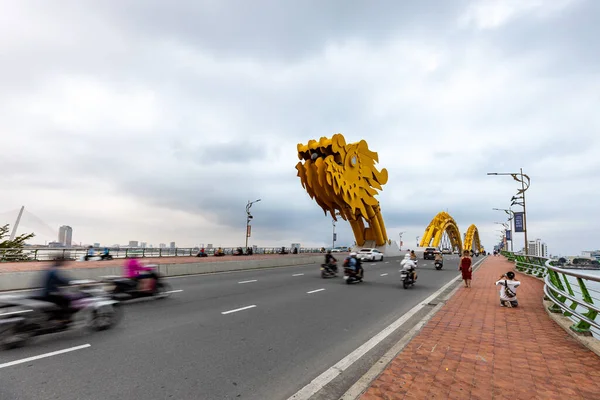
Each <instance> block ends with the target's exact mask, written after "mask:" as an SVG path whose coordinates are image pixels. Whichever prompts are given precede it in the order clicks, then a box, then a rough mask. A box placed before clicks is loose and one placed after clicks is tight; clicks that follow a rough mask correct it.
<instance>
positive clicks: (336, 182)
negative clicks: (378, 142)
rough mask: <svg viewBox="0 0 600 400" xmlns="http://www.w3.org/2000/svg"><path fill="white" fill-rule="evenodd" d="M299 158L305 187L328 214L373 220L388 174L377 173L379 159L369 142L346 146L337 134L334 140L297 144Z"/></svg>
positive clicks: (300, 173) (299, 171)
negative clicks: (377, 196)
mask: <svg viewBox="0 0 600 400" xmlns="http://www.w3.org/2000/svg"><path fill="white" fill-rule="evenodd" d="M298 158H299V159H300V160H301V161H300V162H298V164H297V165H296V169H297V170H298V176H299V177H300V180H301V181H302V186H303V187H304V188H305V189H306V191H307V192H308V194H309V195H310V197H311V198H313V199H314V200H315V201H316V202H317V203H318V204H319V206H321V208H322V209H323V211H325V215H327V212H328V211H329V213H330V214H331V217H332V218H333V219H334V220H337V218H336V211H337V212H339V215H340V216H341V217H342V218H343V219H345V220H350V221H353V220H357V219H359V218H360V217H362V218H364V219H366V220H369V219H371V218H372V217H373V209H378V208H379V202H378V201H377V199H375V197H374V196H375V195H377V190H382V185H385V184H386V183H387V180H388V174H387V170H386V169H385V168H384V169H382V170H381V171H378V170H377V168H376V166H375V163H376V162H379V157H378V156H377V153H375V152H373V151H371V150H369V145H368V144H367V142H365V141H364V140H361V141H360V142H357V143H349V144H347V143H346V140H345V139H344V136H343V135H342V134H340V133H337V134H335V135H333V137H331V139H328V138H326V137H322V138H321V139H320V140H319V141H316V140H310V141H309V142H308V143H307V144H302V143H300V144H298Z"/></svg>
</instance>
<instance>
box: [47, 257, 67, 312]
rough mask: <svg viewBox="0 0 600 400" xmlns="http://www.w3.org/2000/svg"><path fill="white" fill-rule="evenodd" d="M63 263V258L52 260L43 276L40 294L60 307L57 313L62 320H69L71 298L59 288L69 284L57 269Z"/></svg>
mask: <svg viewBox="0 0 600 400" xmlns="http://www.w3.org/2000/svg"><path fill="white" fill-rule="evenodd" d="M64 264H65V260H64V258H62V257H59V258H56V259H55V260H54V263H52V265H50V268H48V270H47V271H46V273H45V276H44V285H43V288H44V289H43V294H42V296H43V298H44V299H45V300H46V301H49V302H51V303H54V304H56V305H57V306H58V307H60V308H61V310H60V312H59V313H58V317H59V319H62V320H63V321H64V322H67V321H68V320H69V317H68V316H67V314H68V310H69V306H70V305H71V300H70V299H69V297H68V296H66V295H65V294H63V293H62V292H61V290H60V287H61V286H68V285H69V279H68V278H67V277H66V276H64V275H63V274H62V272H61V271H60V269H59V268H60V267H62V266H63V265H64Z"/></svg>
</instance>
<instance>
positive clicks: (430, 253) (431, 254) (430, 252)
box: [423, 247, 437, 260]
mask: <svg viewBox="0 0 600 400" xmlns="http://www.w3.org/2000/svg"><path fill="white" fill-rule="evenodd" d="M436 251H437V249H436V248H435V247H427V248H426V249H425V251H424V252H423V260H435V252H436Z"/></svg>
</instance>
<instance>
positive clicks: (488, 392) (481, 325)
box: [361, 257, 600, 400]
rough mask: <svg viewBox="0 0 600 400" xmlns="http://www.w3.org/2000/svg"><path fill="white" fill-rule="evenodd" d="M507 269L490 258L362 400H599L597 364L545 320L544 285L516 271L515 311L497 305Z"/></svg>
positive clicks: (593, 356) (508, 265) (592, 356)
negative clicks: (502, 276)
mask: <svg viewBox="0 0 600 400" xmlns="http://www.w3.org/2000/svg"><path fill="white" fill-rule="evenodd" d="M509 270H514V265H513V264H512V263H510V262H508V261H507V260H506V259H505V258H504V257H488V258H487V260H485V261H484V262H483V263H482V266H481V267H480V268H479V269H478V270H477V271H475V272H474V273H473V281H472V287H471V288H470V289H468V288H465V287H464V284H463V285H462V287H461V288H459V289H458V291H457V292H456V293H455V294H454V296H452V298H451V299H450V300H449V301H448V302H447V303H446V304H445V305H444V306H443V307H442V308H441V309H440V310H439V312H438V313H437V314H436V315H435V316H434V317H433V318H432V319H431V320H430V321H429V322H428V323H427V324H426V325H425V327H423V329H422V330H421V332H419V333H418V334H417V336H415V337H414V338H413V339H412V341H411V342H410V343H409V344H408V345H407V346H406V348H405V349H404V350H403V351H402V352H401V353H400V354H399V355H398V356H397V357H396V358H395V359H394V360H393V361H392V362H391V363H390V364H389V365H388V366H387V367H386V369H385V370H384V371H383V372H382V373H381V375H379V377H378V378H376V379H375V380H374V381H373V382H372V384H371V386H370V388H369V389H368V390H367V391H366V392H365V393H364V394H363V395H362V397H361V400H374V399H387V400H392V399H512V400H525V399H562V400H565V399H569V400H573V399H582V400H583V399H585V400H593V399H600V358H599V357H597V356H596V354H594V353H593V352H591V351H590V350H588V349H587V348H585V347H584V346H583V345H581V344H579V342H577V341H576V340H575V339H574V338H572V337H571V336H570V335H569V334H568V333H567V332H565V331H564V330H563V329H562V328H561V327H560V326H559V325H557V324H556V323H555V322H554V321H553V320H552V319H550V317H549V316H548V315H547V313H546V311H545V309H544V306H543V303H542V299H543V291H542V290H543V289H542V288H543V282H542V281H540V280H538V279H536V278H533V277H530V276H527V275H525V274H521V273H518V274H517V279H519V280H520V281H521V286H520V287H519V288H518V290H517V298H518V299H519V307H518V308H505V307H500V304H499V291H500V287H499V286H498V287H496V286H494V283H495V282H496V281H497V280H498V278H499V277H500V276H501V275H502V274H503V273H505V272H507V271H509Z"/></svg>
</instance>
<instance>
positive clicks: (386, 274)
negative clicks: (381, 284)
mask: <svg viewBox="0 0 600 400" xmlns="http://www.w3.org/2000/svg"><path fill="white" fill-rule="evenodd" d="M386 275H387V274H381V275H379V276H386Z"/></svg>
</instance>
